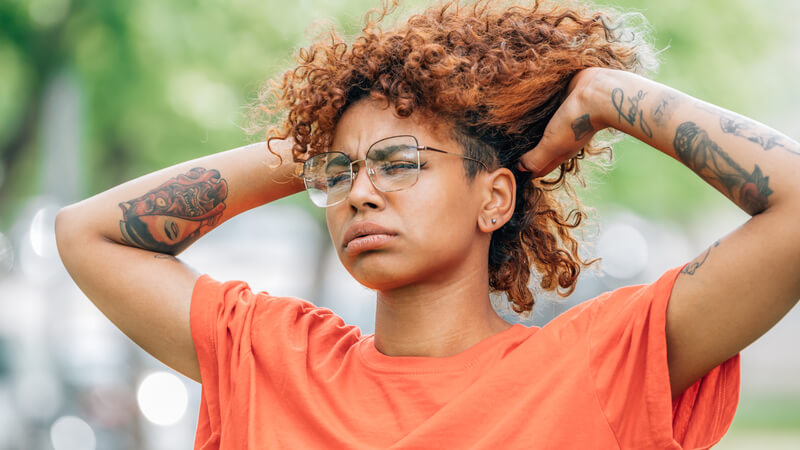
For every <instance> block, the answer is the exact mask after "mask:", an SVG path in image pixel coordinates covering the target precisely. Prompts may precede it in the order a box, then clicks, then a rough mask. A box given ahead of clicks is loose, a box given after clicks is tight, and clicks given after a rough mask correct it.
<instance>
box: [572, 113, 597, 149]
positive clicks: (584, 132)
mask: <svg viewBox="0 0 800 450" xmlns="http://www.w3.org/2000/svg"><path fill="white" fill-rule="evenodd" d="M572 132H573V133H574V134H575V142H577V141H580V140H582V139H584V138H586V137H587V136H589V135H591V134H592V133H593V132H594V127H593V126H592V121H591V120H589V114H584V115H582V116H580V117H578V118H577V119H575V120H573V121H572Z"/></svg>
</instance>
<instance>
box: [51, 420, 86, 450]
mask: <svg viewBox="0 0 800 450" xmlns="http://www.w3.org/2000/svg"><path fill="white" fill-rule="evenodd" d="M50 441H51V442H52V443H53V448H54V449H55V450H94V449H95V446H96V445H97V438H96V437H95V435H94V431H93V430H92V427H90V426H89V424H88V423H86V422H85V421H83V420H82V419H80V418H78V417H75V416H63V417H59V418H58V420H56V421H55V422H53V426H51V427H50Z"/></svg>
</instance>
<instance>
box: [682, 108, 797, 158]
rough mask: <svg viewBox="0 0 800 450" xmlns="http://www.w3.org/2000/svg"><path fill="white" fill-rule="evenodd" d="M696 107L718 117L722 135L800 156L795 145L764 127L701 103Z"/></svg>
mask: <svg viewBox="0 0 800 450" xmlns="http://www.w3.org/2000/svg"><path fill="white" fill-rule="evenodd" d="M697 107H698V108H701V109H704V110H706V111H708V112H710V113H713V114H716V115H717V116H719V127H720V129H721V130H722V132H724V133H727V134H732V135H734V136H738V137H741V138H744V139H747V140H748V141H750V142H753V143H754V144H758V145H759V146H760V147H761V148H763V149H764V150H772V149H773V148H775V147H781V148H783V149H784V150H786V151H788V152H789V153H794V154H795V155H800V148H798V145H797V143H796V142H793V141H792V140H791V139H788V138H786V137H784V136H781V135H780V134H779V133H775V132H774V131H771V130H768V129H764V127H762V126H759V124H757V123H755V122H753V121H751V120H748V119H745V118H743V117H738V116H736V115H734V114H730V113H728V112H726V111H723V110H720V109H717V108H711V107H709V106H708V105H705V104H702V103H698V104H697Z"/></svg>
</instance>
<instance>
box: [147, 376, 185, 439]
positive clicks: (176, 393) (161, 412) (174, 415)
mask: <svg viewBox="0 0 800 450" xmlns="http://www.w3.org/2000/svg"><path fill="white" fill-rule="evenodd" d="M136 400H137V401H138V403H139V409H140V410H141V411H142V414H144V417H145V418H146V419H147V420H149V421H150V422H153V423H154V424H156V425H163V426H167V425H173V424H174V423H176V422H178V421H179V420H181V418H182V417H183V415H184V414H185V413H186V408H187V406H188V403H189V395H188V393H187V392H186V386H184V384H183V382H182V381H181V380H180V379H179V378H178V377H176V376H175V375H173V374H171V373H168V372H155V373H151V374H150V375H148V376H147V377H145V379H144V380H142V383H141V384H140V385H139V390H138V392H137V394H136Z"/></svg>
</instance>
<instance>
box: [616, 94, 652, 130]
mask: <svg viewBox="0 0 800 450" xmlns="http://www.w3.org/2000/svg"><path fill="white" fill-rule="evenodd" d="M646 95H647V93H646V92H644V91H639V92H637V93H636V96H635V97H628V99H627V100H628V107H627V109H626V108H625V92H624V91H623V90H622V89H620V88H614V90H613V91H611V103H612V104H613V105H614V109H616V110H617V120H618V121H619V123H622V121H623V120H624V121H625V122H627V123H628V125H630V126H636V119H637V117H638V119H639V129H640V130H642V133H644V135H645V136H647V137H649V138H652V137H653V130H652V129H651V128H650V125H649V124H648V123H647V121H645V120H644V112H643V111H642V110H641V109H639V102H641V101H642V99H644V97H645V96H646Z"/></svg>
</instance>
